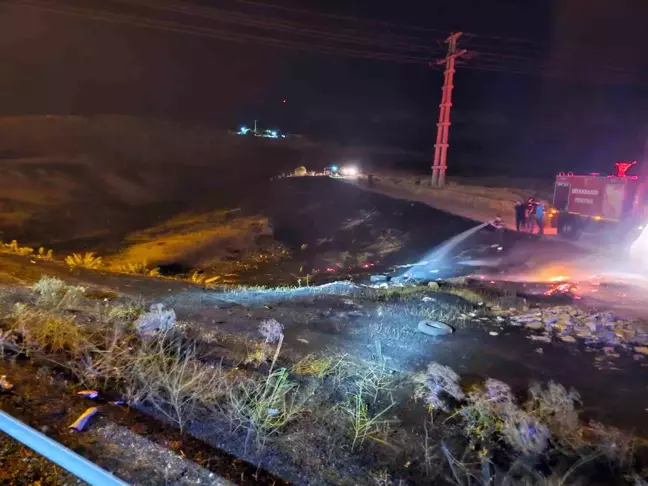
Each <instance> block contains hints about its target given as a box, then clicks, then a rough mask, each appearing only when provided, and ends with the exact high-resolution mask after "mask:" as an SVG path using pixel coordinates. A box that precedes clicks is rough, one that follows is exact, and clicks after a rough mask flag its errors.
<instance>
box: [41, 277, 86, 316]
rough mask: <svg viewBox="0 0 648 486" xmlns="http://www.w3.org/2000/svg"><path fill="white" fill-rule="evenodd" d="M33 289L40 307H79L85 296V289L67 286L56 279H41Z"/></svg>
mask: <svg viewBox="0 0 648 486" xmlns="http://www.w3.org/2000/svg"><path fill="white" fill-rule="evenodd" d="M31 289H32V290H33V291H34V293H36V296H37V298H36V303H37V304H38V305H39V306H42V307H47V308H56V309H58V308H63V307H74V306H76V305H78V304H79V302H80V301H81V300H82V299H83V296H84V294H85V288H84V287H79V286H73V285H67V284H66V283H65V282H63V280H60V279H58V278H56V277H41V279H40V280H39V281H38V282H36V283H35V284H34V285H32V287H31Z"/></svg>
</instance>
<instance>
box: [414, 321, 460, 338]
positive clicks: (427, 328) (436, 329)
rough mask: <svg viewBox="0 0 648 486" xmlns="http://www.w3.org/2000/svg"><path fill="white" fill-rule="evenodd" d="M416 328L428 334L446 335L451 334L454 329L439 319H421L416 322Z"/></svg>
mask: <svg viewBox="0 0 648 486" xmlns="http://www.w3.org/2000/svg"><path fill="white" fill-rule="evenodd" d="M418 330H419V332H422V333H423V334H427V335H428V336H446V335H448V334H452V333H453V332H454V329H453V328H452V327H451V326H449V325H447V324H444V323H443V322H439V321H428V320H425V321H421V322H419V323H418Z"/></svg>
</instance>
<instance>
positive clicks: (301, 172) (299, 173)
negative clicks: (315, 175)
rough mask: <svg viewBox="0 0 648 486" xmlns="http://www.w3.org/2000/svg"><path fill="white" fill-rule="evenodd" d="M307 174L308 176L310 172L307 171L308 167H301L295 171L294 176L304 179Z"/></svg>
mask: <svg viewBox="0 0 648 486" xmlns="http://www.w3.org/2000/svg"><path fill="white" fill-rule="evenodd" d="M306 174H308V171H307V170H306V167H304V166H303V165H300V166H299V167H297V168H296V169H295V170H294V171H293V175H295V176H297V177H304V176H305V175H306Z"/></svg>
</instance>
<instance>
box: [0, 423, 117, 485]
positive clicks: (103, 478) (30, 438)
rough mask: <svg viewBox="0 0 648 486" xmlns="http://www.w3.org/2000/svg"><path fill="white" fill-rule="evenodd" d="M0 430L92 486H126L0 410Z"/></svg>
mask: <svg viewBox="0 0 648 486" xmlns="http://www.w3.org/2000/svg"><path fill="white" fill-rule="evenodd" d="M0 430H2V431H3V432H4V433H6V434H8V435H10V436H11V437H13V438H14V439H16V440H17V441H18V442H21V443H22V444H24V445H26V446H27V447H29V448H30V449H32V450H34V451H36V452H38V453H39V454H40V455H41V456H44V457H46V458H47V459H49V460H50V461H52V462H53V463H55V464H58V465H59V466H61V467H62V468H63V469H65V470H66V471H68V472H70V473H71V474H74V475H75V476H76V477H77V478H79V479H82V480H83V481H85V482H86V483H88V484H91V485H92V486H100V485H101V486H128V483H125V482H123V481H122V480H121V479H119V478H117V477H116V476H113V475H112V474H110V473H109V472H108V471H105V470H103V469H101V468H100V467H99V466H97V465H96V464H95V463H93V462H90V461H88V460H87V459H86V458H84V457H81V456H80V455H78V454H77V453H75V452H73V451H71V450H70V449H68V448H67V447H65V446H63V445H61V444H59V443H58V442H56V441H54V440H52V439H50V438H49V437H47V436H46V435H43V434H41V433H40V432H38V431H37V430H34V429H32V428H31V427H30V426H28V425H26V424H23V423H22V422H20V421H19V420H17V419H15V418H13V417H12V416H11V415H9V414H7V413H5V412H3V411H1V410H0Z"/></svg>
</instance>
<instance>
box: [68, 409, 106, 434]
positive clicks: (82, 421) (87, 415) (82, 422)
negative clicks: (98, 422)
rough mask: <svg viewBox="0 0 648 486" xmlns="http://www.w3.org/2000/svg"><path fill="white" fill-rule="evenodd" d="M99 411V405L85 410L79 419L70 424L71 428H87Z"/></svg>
mask: <svg viewBox="0 0 648 486" xmlns="http://www.w3.org/2000/svg"><path fill="white" fill-rule="evenodd" d="M98 412H99V409H98V408H97V407H90V408H89V409H88V410H86V411H85V412H83V413H82V414H81V415H80V416H79V418H78V419H76V420H75V421H74V423H72V425H70V428H71V429H74V430H77V431H79V432H81V431H82V430H83V429H85V427H86V425H88V422H89V421H90V419H91V418H92V417H94V416H95V415H96V414H97V413H98Z"/></svg>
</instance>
